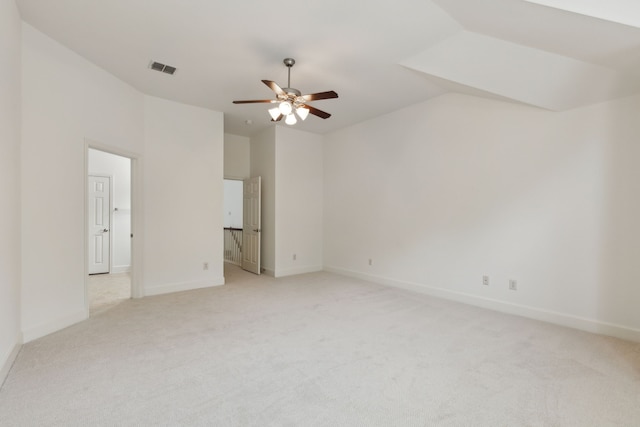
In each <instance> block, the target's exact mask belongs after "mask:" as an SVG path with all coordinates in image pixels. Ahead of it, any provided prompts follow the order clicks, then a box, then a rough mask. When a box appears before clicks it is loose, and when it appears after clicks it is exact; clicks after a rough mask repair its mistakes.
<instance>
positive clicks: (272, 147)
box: [250, 126, 276, 275]
mask: <svg viewBox="0 0 640 427" xmlns="http://www.w3.org/2000/svg"><path fill="white" fill-rule="evenodd" d="M275 167H276V131H275V126H272V127H270V128H267V129H265V130H264V131H262V132H260V133H258V134H257V135H255V136H253V137H252V138H251V166H250V173H251V176H252V177H258V176H261V177H262V210H261V213H262V235H261V249H260V254H261V255H260V256H261V265H262V268H264V269H265V270H266V271H265V272H266V273H267V274H270V275H274V274H275V269H276V170H275Z"/></svg>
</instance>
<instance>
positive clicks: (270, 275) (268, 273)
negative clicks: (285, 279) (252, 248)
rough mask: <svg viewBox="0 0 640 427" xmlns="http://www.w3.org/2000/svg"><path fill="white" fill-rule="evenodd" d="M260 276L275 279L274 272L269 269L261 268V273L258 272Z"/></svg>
mask: <svg viewBox="0 0 640 427" xmlns="http://www.w3.org/2000/svg"><path fill="white" fill-rule="evenodd" d="M260 274H264V275H265V276H269V277H276V273H275V271H273V270H271V269H269V268H264V267H262V271H261V272H260Z"/></svg>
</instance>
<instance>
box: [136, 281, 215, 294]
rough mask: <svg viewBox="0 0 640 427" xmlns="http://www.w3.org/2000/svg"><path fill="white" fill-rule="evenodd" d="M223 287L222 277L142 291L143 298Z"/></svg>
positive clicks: (149, 288)
mask: <svg viewBox="0 0 640 427" xmlns="http://www.w3.org/2000/svg"><path fill="white" fill-rule="evenodd" d="M221 285H224V277H218V278H217V279H215V280H205V281H197V282H182V283H169V284H166V285H160V286H153V287H148V288H145V289H144V290H143V294H144V296H145V297H149V296H153V295H164V294H171V293H173V292H182V291H192V290H194V289H202V288H210V287H213V286H221Z"/></svg>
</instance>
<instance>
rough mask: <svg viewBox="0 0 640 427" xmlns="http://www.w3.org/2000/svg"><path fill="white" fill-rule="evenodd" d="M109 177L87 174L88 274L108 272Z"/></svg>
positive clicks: (109, 229)
mask: <svg viewBox="0 0 640 427" xmlns="http://www.w3.org/2000/svg"><path fill="white" fill-rule="evenodd" d="M110 213H111V178H110V177H107V176H94V175H90V176H89V221H88V223H89V233H88V235H89V245H88V247H89V274H98V273H108V272H109V264H110V263H109V257H110V254H111V246H110V245H111V239H110V234H111V233H110V231H111V221H110Z"/></svg>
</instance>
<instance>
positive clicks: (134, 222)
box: [83, 138, 144, 318]
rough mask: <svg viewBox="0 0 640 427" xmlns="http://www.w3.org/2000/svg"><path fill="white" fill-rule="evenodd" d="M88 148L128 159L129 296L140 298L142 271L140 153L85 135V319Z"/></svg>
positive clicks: (87, 283)
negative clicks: (129, 212) (129, 170)
mask: <svg viewBox="0 0 640 427" xmlns="http://www.w3.org/2000/svg"><path fill="white" fill-rule="evenodd" d="M89 149H94V150H99V151H104V152H106V153H110V154H115V155H117V156H121V157H126V158H128V159H129V160H131V235H132V236H133V237H132V238H131V297H132V298H142V297H143V296H144V289H143V285H142V284H143V283H144V282H143V271H142V248H143V245H144V232H143V224H142V218H143V198H142V197H143V194H142V193H143V192H142V173H143V169H142V156H141V155H140V154H138V153H135V152H132V151H127V150H122V149H120V148H117V147H113V146H111V145H107V144H103V143H101V142H98V141H94V140H91V139H88V138H85V140H84V186H83V189H84V197H83V200H84V233H83V234H84V303H85V318H89V248H88V242H89V222H88V221H89V220H88V218H89V204H88V203H89V179H88V177H89Z"/></svg>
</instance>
